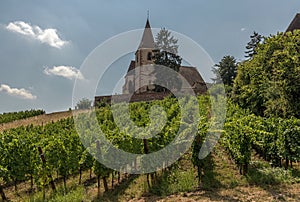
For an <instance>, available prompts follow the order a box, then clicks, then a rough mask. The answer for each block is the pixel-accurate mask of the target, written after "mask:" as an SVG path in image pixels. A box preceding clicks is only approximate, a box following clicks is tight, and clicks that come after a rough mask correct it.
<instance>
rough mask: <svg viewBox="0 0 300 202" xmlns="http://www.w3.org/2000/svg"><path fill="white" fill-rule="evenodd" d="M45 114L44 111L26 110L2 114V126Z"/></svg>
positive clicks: (0, 117) (0, 122)
mask: <svg viewBox="0 0 300 202" xmlns="http://www.w3.org/2000/svg"><path fill="white" fill-rule="evenodd" d="M42 114H45V111H44V110H40V109H38V110H34V109H31V110H25V111H19V112H8V113H3V114H0V124H2V123H8V122H12V121H16V120H20V119H26V118H29V117H33V116H38V115H42Z"/></svg>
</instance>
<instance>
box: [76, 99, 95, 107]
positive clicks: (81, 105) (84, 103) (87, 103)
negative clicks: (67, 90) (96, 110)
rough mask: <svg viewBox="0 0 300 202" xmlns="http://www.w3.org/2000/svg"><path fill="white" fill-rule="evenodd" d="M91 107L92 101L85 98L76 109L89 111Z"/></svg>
mask: <svg viewBox="0 0 300 202" xmlns="http://www.w3.org/2000/svg"><path fill="white" fill-rule="evenodd" d="M91 106H92V101H91V100H89V99H87V98H83V99H82V100H80V101H79V102H78V103H77V104H76V109H89V108H91Z"/></svg>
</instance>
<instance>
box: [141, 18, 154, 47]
mask: <svg viewBox="0 0 300 202" xmlns="http://www.w3.org/2000/svg"><path fill="white" fill-rule="evenodd" d="M154 47H155V44H154V38H153V35H152V31H151V26H150V22H149V14H148V18H147V22H146V26H145V29H144V33H143V37H142V40H141V43H140V45H139V49H140V48H154Z"/></svg>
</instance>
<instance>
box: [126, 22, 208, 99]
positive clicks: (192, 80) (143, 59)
mask: <svg viewBox="0 0 300 202" xmlns="http://www.w3.org/2000/svg"><path fill="white" fill-rule="evenodd" d="M154 51H155V42H154V38H153V34H152V30H151V26H150V22H149V19H147V22H146V26H145V29H144V32H143V36H142V39H141V42H140V44H139V47H138V49H137V51H136V52H135V60H132V61H131V62H130V64H129V67H128V71H127V74H126V75H125V84H124V86H123V89H122V93H123V94H132V93H147V92H148V93H150V92H152V90H153V89H154V87H153V86H147V84H145V83H141V79H139V75H148V76H150V77H151V74H153V72H149V71H147V68H146V66H147V65H153V64H154V59H153V55H154ZM143 66H145V68H141V71H142V72H140V73H139V74H137V75H134V73H133V71H132V70H134V69H135V68H136V67H143ZM179 74H181V75H182V76H183V77H184V78H185V79H186V80H187V82H188V83H189V85H190V87H192V89H193V91H194V92H195V94H203V93H205V92H206V91H207V87H206V84H205V82H204V80H203V78H202V76H201V75H200V73H199V72H198V71H197V69H196V68H195V67H190V66H181V67H180V68H179ZM153 79H155V78H154V75H153ZM182 88H188V86H182ZM134 89H137V91H135V92H134Z"/></svg>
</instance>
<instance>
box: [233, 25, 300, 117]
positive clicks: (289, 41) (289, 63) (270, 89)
mask: <svg viewBox="0 0 300 202" xmlns="http://www.w3.org/2000/svg"><path fill="white" fill-rule="evenodd" d="M255 51H256V54H255V55H254V56H253V58H252V59H251V60H247V61H245V62H243V63H241V64H240V65H239V66H238V72H237V77H236V79H235V82H234V86H233V98H234V100H235V101H236V102H237V103H238V104H239V105H240V106H241V107H243V108H248V109H250V110H251V111H252V112H253V113H255V114H257V115H262V116H278V117H284V118H286V117H291V116H295V117H300V68H299V67H300V31H299V30H296V31H294V32H293V33H292V32H287V33H279V34H277V35H275V36H270V37H268V38H265V40H264V42H263V43H262V44H259V45H258V46H257V48H256V49H255Z"/></svg>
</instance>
